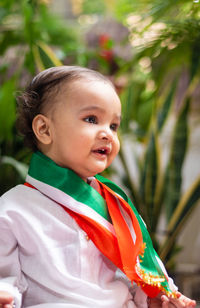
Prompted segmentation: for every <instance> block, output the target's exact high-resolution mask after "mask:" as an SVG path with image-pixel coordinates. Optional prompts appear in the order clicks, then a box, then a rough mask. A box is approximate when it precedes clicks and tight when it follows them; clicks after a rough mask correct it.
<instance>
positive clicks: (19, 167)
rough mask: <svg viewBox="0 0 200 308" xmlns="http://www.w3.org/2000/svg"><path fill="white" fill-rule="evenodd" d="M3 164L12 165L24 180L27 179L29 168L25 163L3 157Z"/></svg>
mask: <svg viewBox="0 0 200 308" xmlns="http://www.w3.org/2000/svg"><path fill="white" fill-rule="evenodd" d="M1 164H8V165H11V166H12V167H14V168H15V169H16V171H17V172H18V173H19V175H20V176H21V178H22V179H25V177H26V175H27V173H28V166H27V165H26V164H24V163H21V162H19V161H17V160H16V159H14V158H13V157H9V156H2V157H1Z"/></svg>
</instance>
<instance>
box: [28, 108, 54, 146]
mask: <svg viewBox="0 0 200 308" xmlns="http://www.w3.org/2000/svg"><path fill="white" fill-rule="evenodd" d="M32 128H33V131H34V133H35V136H36V138H37V139H38V141H39V142H41V143H42V144H45V145H49V144H50V143H51V141H52V138H51V131H50V120H49V119H48V118H47V117H45V116H44V115H43V114H38V115H36V116H35V118H34V119H33V122H32Z"/></svg>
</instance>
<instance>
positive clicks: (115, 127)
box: [110, 123, 119, 132]
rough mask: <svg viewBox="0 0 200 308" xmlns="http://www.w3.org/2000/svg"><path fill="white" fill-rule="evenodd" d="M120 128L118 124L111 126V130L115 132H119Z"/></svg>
mask: <svg viewBox="0 0 200 308" xmlns="http://www.w3.org/2000/svg"><path fill="white" fill-rule="evenodd" d="M118 127H119V124H117V123H113V124H111V125H110V129H112V130H113V131H115V132H116V131H117V129H118Z"/></svg>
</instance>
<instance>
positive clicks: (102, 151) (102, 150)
mask: <svg viewBox="0 0 200 308" xmlns="http://www.w3.org/2000/svg"><path fill="white" fill-rule="evenodd" d="M92 152H93V153H97V154H100V155H102V156H106V155H108V154H110V152H111V149H110V148H108V147H102V148H98V149H95V150H93V151H92Z"/></svg>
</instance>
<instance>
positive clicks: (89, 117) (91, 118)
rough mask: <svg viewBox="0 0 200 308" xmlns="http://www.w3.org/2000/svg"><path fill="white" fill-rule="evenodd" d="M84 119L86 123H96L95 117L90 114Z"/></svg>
mask: <svg viewBox="0 0 200 308" xmlns="http://www.w3.org/2000/svg"><path fill="white" fill-rule="evenodd" d="M84 121H85V122H88V123H92V124H97V117H96V116H92V115H91V116H88V117H86V118H84Z"/></svg>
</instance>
